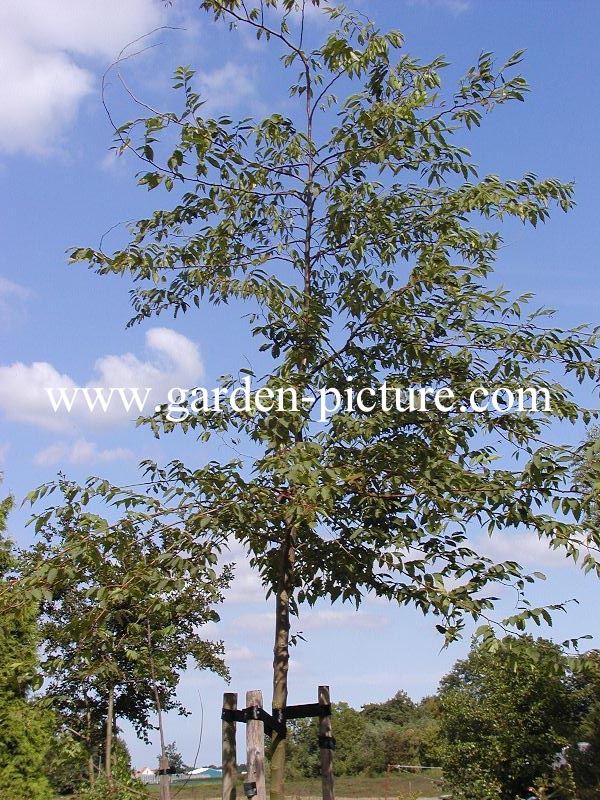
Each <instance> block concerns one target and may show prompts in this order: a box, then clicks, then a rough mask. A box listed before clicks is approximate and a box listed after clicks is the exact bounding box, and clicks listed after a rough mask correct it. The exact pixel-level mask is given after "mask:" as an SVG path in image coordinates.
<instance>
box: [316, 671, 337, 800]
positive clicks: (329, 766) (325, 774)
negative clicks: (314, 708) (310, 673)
mask: <svg viewBox="0 0 600 800" xmlns="http://www.w3.org/2000/svg"><path fill="white" fill-rule="evenodd" d="M330 702H331V701H330V699H329V686H319V704H320V705H324V706H328V705H329V704H330ZM321 738H323V739H333V733H332V730H331V716H330V715H328V716H326V717H320V718H319V739H321ZM332 744H333V742H332ZM321 780H322V783H323V800H335V795H334V792H333V748H332V747H321Z"/></svg>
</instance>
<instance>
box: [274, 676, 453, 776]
mask: <svg viewBox="0 0 600 800" xmlns="http://www.w3.org/2000/svg"><path fill="white" fill-rule="evenodd" d="M434 713H435V712H434V704H432V703H429V704H427V703H426V704H425V706H422V705H419V706H417V705H416V704H415V703H413V702H412V700H410V698H409V697H408V696H407V695H406V693H405V692H403V691H399V692H398V693H397V694H396V695H395V696H394V697H393V698H392V699H391V700H388V701H386V702H384V703H369V704H368V705H366V706H365V707H364V708H363V710H362V711H360V712H359V711H356V710H355V709H353V708H351V707H350V706H349V705H348V704H347V703H334V704H333V706H332V727H333V733H334V736H335V740H336V750H335V773H336V775H340V776H346V775H358V774H361V773H369V774H381V773H384V772H385V770H386V767H387V765H388V764H414V765H419V764H429V763H431V758H432V755H433V754H435V752H436V751H435V745H436V744H437V739H438V723H437V721H436V719H435V717H434ZM318 736H319V729H318V721H317V720H306V719H303V720H293V721H292V722H290V731H289V734H288V738H287V740H286V748H287V755H288V768H289V775H290V777H292V778H293V777H305V778H312V777H318V775H319V774H320V751H319V746H318Z"/></svg>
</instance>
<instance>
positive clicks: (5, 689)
mask: <svg viewBox="0 0 600 800" xmlns="http://www.w3.org/2000/svg"><path fill="white" fill-rule="evenodd" d="M11 506H12V501H11V500H10V499H7V500H4V501H2V502H0V797H2V798H7V800H8V798H10V800H52V796H53V792H52V789H51V787H50V783H49V781H48V779H47V777H46V775H45V774H44V762H45V758H46V753H47V752H48V749H49V747H50V744H51V720H50V716H49V714H48V712H47V711H46V710H45V709H44V708H43V706H41V705H40V704H39V703H37V702H35V701H33V700H32V691H33V690H34V689H37V688H39V686H40V683H41V679H40V673H39V662H38V654H37V648H38V644H39V634H38V629H37V613H38V608H37V604H36V603H35V602H33V601H31V600H30V599H29V598H28V597H27V596H26V595H23V593H22V592H21V591H20V589H19V587H17V586H16V585H15V583H16V581H15V568H16V567H17V560H16V557H15V555H14V553H13V551H12V546H11V543H10V541H9V540H8V539H6V538H5V535H4V534H5V532H6V517H7V515H8V512H9V511H10V508H11Z"/></svg>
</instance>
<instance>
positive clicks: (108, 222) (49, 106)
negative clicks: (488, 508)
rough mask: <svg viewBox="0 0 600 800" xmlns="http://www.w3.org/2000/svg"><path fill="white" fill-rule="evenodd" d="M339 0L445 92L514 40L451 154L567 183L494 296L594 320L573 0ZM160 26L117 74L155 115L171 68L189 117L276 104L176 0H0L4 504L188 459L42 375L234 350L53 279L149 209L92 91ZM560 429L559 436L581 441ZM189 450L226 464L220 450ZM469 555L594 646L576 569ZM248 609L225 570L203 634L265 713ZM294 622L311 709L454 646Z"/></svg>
mask: <svg viewBox="0 0 600 800" xmlns="http://www.w3.org/2000/svg"><path fill="white" fill-rule="evenodd" d="M349 5H351V4H349ZM358 7H359V8H360V9H361V10H362V11H364V12H366V13H367V14H368V15H369V16H371V17H373V18H375V19H376V20H377V22H378V23H380V24H381V26H382V27H394V28H398V29H400V30H401V31H402V32H403V33H404V34H405V36H406V50H407V51H408V52H410V53H411V54H412V55H416V56H418V57H420V58H422V59H427V58H431V57H433V56H435V55H437V54H439V53H444V54H445V55H446V56H447V57H448V59H449V61H450V62H451V64H452V66H451V67H450V68H449V69H448V70H447V76H446V79H447V81H448V82H449V85H452V81H453V80H454V79H456V78H457V77H458V76H459V75H460V74H461V73H462V72H464V70H465V69H466V68H467V67H468V66H469V65H470V64H471V62H472V61H473V60H474V59H476V57H477V55H478V54H479V52H480V51H482V50H493V51H494V52H496V53H497V54H498V57H499V58H502V57H507V56H508V55H510V54H511V53H512V52H513V51H515V50H517V49H519V48H523V47H524V48H527V53H526V57H525V63H524V66H523V72H524V74H525V75H526V77H527V78H528V80H529V81H530V83H531V86H532V92H531V94H530V95H529V96H528V97H527V100H526V103H525V104H516V105H515V106H513V107H511V108H505V109H500V110H499V111H497V112H496V113H494V115H493V117H491V118H489V119H486V120H484V124H483V126H482V128H481V130H479V131H477V132H475V134H474V135H473V136H472V137H471V139H470V141H469V146H470V147H471V149H472V150H473V152H474V154H475V160H476V161H477V162H478V163H479V165H480V168H481V172H494V173H497V174H500V175H502V176H504V177H510V178H513V177H518V176H519V175H520V174H521V173H523V172H525V171H534V172H537V173H538V174H540V175H548V176H550V175H552V176H554V175H556V176H558V177H560V178H562V179H565V180H574V181H575V182H576V199H577V203H578V205H577V208H576V209H575V210H574V211H573V212H571V213H570V214H568V215H567V216H564V215H562V214H556V215H555V216H554V217H553V219H552V220H551V222H550V223H549V224H548V225H546V226H545V227H542V228H541V229H538V230H537V231H530V230H528V229H524V228H522V227H521V226H516V225H515V226H511V227H509V228H507V229H506V230H505V240H506V244H507V246H506V247H505V248H504V250H503V253H502V257H501V260H500V263H499V265H498V280H499V282H502V283H505V284H506V285H507V286H508V287H509V288H512V289H514V290H516V291H529V290H531V291H534V292H535V293H536V295H537V302H538V304H540V305H542V304H543V305H549V306H552V307H555V308H557V309H558V312H559V320H560V322H561V323H563V324H576V323H578V322H594V323H595V322H596V321H597V311H598V308H599V306H600V303H599V299H600V297H599V295H600V293H599V290H598V280H597V258H598V256H597V254H598V252H600V242H599V237H600V233H599V231H600V226H599V225H598V224H597V213H598V200H597V187H598V186H599V185H600V166H599V163H600V162H599V160H598V158H597V141H598V136H597V130H598V122H599V112H598V108H599V107H600V106H599V103H598V101H599V97H598V82H597V76H598V73H599V71H600V70H599V67H600V63H599V61H600V55H599V50H598V47H597V37H598V33H599V31H600V26H599V22H600V6H599V5H598V4H596V3H592V2H585V0H581V1H580V2H577V0H575V1H574V2H569V3H567V2H564V1H563V0H529V1H527V2H526V0H509V1H508V2H501V0H363V2H360V3H359V6H358ZM311 24H312V25H314V27H315V32H316V33H315V35H318V34H319V33H324V32H325V30H326V25H325V24H324V22H323V20H321V19H319V18H318V17H316V16H315V17H314V18H313V19H312V20H311ZM161 25H169V26H174V27H178V28H182V29H181V30H168V31H167V30H165V31H161V32H159V33H157V34H155V35H154V36H153V37H151V38H149V39H147V40H144V41H145V42H148V43H152V44H157V45H158V44H160V46H157V47H154V48H153V49H152V50H149V51H147V52H145V53H143V54H142V55H140V56H139V57H137V58H136V59H134V60H132V61H130V62H129V63H128V65H127V67H126V70H125V74H126V75H127V79H128V81H130V82H131V85H132V86H134V87H135V91H136V93H137V94H138V95H139V96H142V97H143V98H144V99H145V100H148V101H149V102H151V103H153V104H157V105H160V106H161V107H168V104H169V102H170V99H169V83H170V80H169V79H170V75H171V73H172V71H173V70H174V68H175V67H176V66H177V65H178V64H179V63H190V64H192V65H193V66H195V67H197V69H198V80H199V83H200V87H201V90H202V93H203V95H204V96H205V97H206V99H207V108H208V109H209V110H210V111H211V113H212V112H214V113H220V112H228V113H231V114H234V115H237V114H239V115H240V116H245V115H247V114H256V115H260V114H262V113H264V112H266V111H270V110H271V109H272V107H273V105H274V103H276V104H279V107H281V108H283V109H284V110H285V108H286V107H287V106H286V103H287V100H286V98H285V93H284V92H283V83H281V82H280V81H279V79H278V78H276V77H274V75H273V72H272V70H270V69H269V68H268V62H267V59H266V57H265V54H264V51H263V50H262V48H260V47H257V46H256V44H255V43H254V41H253V40H252V39H250V38H247V37H245V36H243V35H240V34H235V33H234V34H228V33H223V32H221V31H218V30H216V29H215V27H214V25H213V23H212V22H211V21H210V20H209V19H208V17H206V16H205V15H204V14H203V13H201V12H199V11H197V10H196V5H195V3H192V2H187V1H186V0H175V2H174V3H173V5H172V7H171V8H165V7H164V6H163V5H162V3H160V2H155V1H154V0H127V2H126V3H122V2H118V1H117V0H21V2H20V3H19V4H3V8H1V9H0V108H2V116H1V118H0V180H1V182H2V183H1V190H0V203H1V214H0V226H1V227H0V231H1V233H0V235H1V241H2V247H1V250H0V343H1V345H0V471H2V472H3V473H4V485H3V487H2V488H3V491H10V492H12V493H14V495H15V496H16V497H17V498H21V497H22V496H23V495H24V494H25V493H26V492H27V491H28V490H29V489H31V488H32V487H33V486H36V485H38V484H39V483H41V482H43V481H45V480H47V479H50V478H52V477H53V476H54V475H55V474H56V471H57V470H58V469H59V468H61V469H63V470H65V471H66V472H67V473H68V474H69V475H72V476H73V477H75V478H84V477H85V476H87V475H88V474H103V475H107V476H108V477H109V478H110V479H112V480H114V481H116V482H119V481H121V482H131V481H132V479H135V475H136V463H137V461H139V460H140V459H142V458H147V457H152V458H155V459H157V460H161V461H162V460H167V459H169V458H171V457H173V456H175V455H177V456H179V457H184V458H185V459H186V460H189V461H192V462H193V461H194V460H195V461H198V462H201V461H202V460H203V459H204V458H205V457H206V455H207V453H208V451H205V450H202V449H201V446H200V445H199V444H198V443H196V442H193V441H186V440H185V438H184V437H181V436H177V435H176V436H174V437H170V438H168V439H165V440H162V441H160V442H157V441H156V440H154V439H153V438H152V437H151V436H150V434H149V433H148V432H147V431H144V430H140V429H136V428H135V426H134V425H133V423H132V422H131V421H130V420H127V419H123V418H120V417H118V416H113V417H111V418H110V419H108V420H102V421H98V420H97V419H93V418H90V417H84V416H79V417H71V418H69V419H64V418H63V419H59V420H58V421H57V419H56V418H55V417H54V416H53V415H52V413H51V412H50V410H49V407H48V404H47V401H46V399H45V396H44V395H43V392H41V388H42V387H43V386H45V385H48V381H50V385H68V382H69V381H71V382H72V384H73V385H78V386H85V385H86V384H88V383H89V384H90V385H107V386H108V385H113V386H114V385H131V386H132V385H153V386H154V387H155V388H156V390H157V391H160V389H161V388H164V387H168V386H172V385H178V384H182V385H193V384H194V383H197V382H198V381H199V380H201V381H202V382H203V383H204V385H207V386H212V385H215V380H216V378H217V376H218V375H220V374H222V373H225V372H228V371H229V370H232V369H234V368H236V367H237V366H238V365H240V364H241V362H242V361H243V359H244V358H245V357H246V356H250V355H251V352H252V345H251V343H250V341H249V339H248V336H247V327H246V323H245V322H244V321H243V320H242V319H241V311H240V309H239V308H236V307H235V306H234V307H232V308H230V309H229V310H228V311H227V312H226V313H224V311H223V309H217V310H214V309H210V308H207V307H202V308H201V309H200V311H199V312H197V313H195V314H193V315H189V316H188V317H187V318H184V319H182V320H180V319H178V320H176V321H175V320H172V319H170V318H167V317H164V318H161V319H159V320H158V321H157V320H152V321H150V322H148V323H146V324H145V325H143V326H141V327H136V328H133V329H129V330H125V323H126V322H127V320H128V318H129V305H128V299H127V288H128V286H127V285H126V283H125V282H124V281H122V280H120V279H116V278H110V279H107V278H105V279H99V278H97V277H95V276H93V275H92V274H90V273H88V272H86V270H85V269H84V268H83V267H80V266H79V267H68V266H66V259H65V251H66V249H67V248H68V247H69V246H71V245H96V244H97V243H98V241H99V239H100V237H101V236H102V234H104V233H105V232H107V231H109V230H111V229H112V230H111V232H110V233H109V234H108V236H109V237H111V241H112V242H114V243H115V244H118V243H119V241H122V237H123V233H122V227H116V228H114V229H113V226H115V225H116V224H118V223H123V222H124V221H127V220H129V219H135V218H137V217H140V216H142V215H143V214H144V213H145V212H146V211H148V210H150V209H151V208H153V206H154V204H155V203H156V202H157V198H155V197H154V196H153V195H152V194H150V195H148V194H147V193H146V192H145V191H144V190H142V189H139V188H137V187H136V185H135V179H134V174H135V171H136V169H137V165H136V164H135V163H133V162H132V161H131V160H129V159H121V160H119V161H117V160H115V159H114V157H113V156H112V155H111V154H110V153H109V151H108V148H109V146H110V143H111V129H110V125H109V123H108V120H107V118H106V115H105V113H104V110H103V108H102V105H101V100H100V93H99V83H100V78H101V75H102V73H103V72H104V70H105V69H106V67H107V66H108V65H109V64H110V63H111V62H112V61H114V59H115V58H116V56H117V55H118V53H119V51H120V50H121V48H122V47H124V46H125V45H126V44H127V43H129V42H131V41H132V40H134V39H135V38H137V37H138V36H141V35H143V34H146V33H148V32H150V31H151V30H152V29H154V28H157V27H159V26H161ZM142 46H143V45H142ZM107 97H108V99H109V103H110V105H111V108H112V110H113V111H114V113H115V116H116V118H117V119H118V120H119V121H123V120H125V119H127V118H129V117H131V116H132V115H134V114H135V113H136V112H135V110H133V109H132V107H131V104H130V102H129V101H128V100H127V98H125V97H124V96H123V92H122V91H120V90H119V86H118V84H117V82H116V81H115V80H114V78H113V79H112V80H111V82H110V84H109V86H108V90H107ZM125 378H126V379H127V381H128V382H121V380H120V379H123V380H124V379H125ZM117 379H119V380H117ZM147 381H150V383H147ZM566 435H567V436H569V437H571V438H572V440H573V441H576V440H577V438H578V436H580V435H581V430H572V431H567V432H566ZM210 455H211V456H215V455H216V456H219V457H222V458H228V457H230V455H231V453H230V452H228V450H227V448H226V447H225V446H222V447H221V448H216V449H211V450H210ZM26 516H27V515H26V513H25V512H23V511H18V512H16V513H15V514H14V515H13V516H12V519H11V534H12V536H13V538H15V539H16V540H17V541H18V542H19V543H23V544H25V543H27V542H28V541H30V540H31V535H30V533H29V531H27V530H25V529H24V521H25V519H26ZM488 548H489V550H490V552H491V553H492V554H493V555H495V556H497V557H500V558H504V557H508V556H510V557H517V558H519V559H520V560H521V561H522V562H523V563H524V564H526V565H527V566H528V567H531V568H533V569H534V568H539V569H542V570H544V571H546V572H547V574H548V576H549V581H548V582H547V583H546V584H545V585H543V586H541V587H540V588H538V589H536V593H535V600H536V601H537V600H540V601H552V600H564V599H568V598H572V597H577V598H578V600H579V605H578V606H576V605H573V606H572V607H571V610H570V612H569V613H568V614H567V615H564V616H563V617H562V618H561V619H559V620H557V624H556V628H555V635H556V636H557V637H558V638H563V637H567V636H571V635H580V634H583V633H591V634H593V635H594V637H595V639H594V641H593V642H591V643H590V644H591V645H593V646H599V645H600V638H599V637H600V625H599V623H598V621H597V614H596V609H597V607H598V600H599V598H600V592H599V591H598V584H597V582H596V581H595V580H594V579H593V578H591V577H587V578H584V577H582V576H581V575H580V574H579V573H578V572H577V571H576V570H575V569H574V568H573V567H572V566H569V565H568V564H565V563H564V562H563V561H562V560H561V558H560V557H557V556H556V555H554V554H551V553H548V552H547V551H546V550H544V549H542V548H541V547H540V546H539V545H538V543H537V542H536V541H531V540H529V539H526V538H524V537H522V536H519V535H516V536H513V537H511V538H510V539H508V538H504V539H498V540H497V541H495V542H494V541H492V542H491V543H489V545H488ZM234 555H236V556H237V557H240V554H239V553H237V552H236V553H235V554H234ZM270 612H271V607H270V604H269V603H265V601H264V600H262V595H261V590H260V586H259V583H258V581H257V579H256V577H255V576H254V575H252V573H251V572H250V570H249V569H248V567H247V566H246V564H245V563H244V561H243V559H242V558H241V557H240V560H239V567H238V577H237V579H236V583H235V585H234V587H233V589H232V592H231V594H230V596H229V597H228V599H227V602H226V604H225V608H224V609H223V621H222V624H221V625H220V626H219V628H218V629H215V630H213V631H211V632H210V633H211V635H215V636H218V637H220V638H221V637H222V638H224V640H225V642H226V645H227V649H228V660H229V664H230V667H231V671H232V683H231V687H230V688H231V690H233V691H238V692H239V693H240V695H243V693H244V692H245V691H246V689H253V688H260V689H262V690H263V693H264V695H265V698H267V702H268V699H269V698H270V686H269V674H270V652H271V648H272V642H271V633H272V614H271V613H270ZM299 627H300V629H301V630H302V631H303V632H304V633H305V635H306V638H307V642H301V643H300V645H299V646H298V647H297V648H296V649H295V650H294V652H293V663H292V668H291V695H290V701H291V702H292V703H294V702H308V701H312V700H313V699H315V693H316V687H317V685H318V684H319V683H329V684H330V685H331V690H332V697H333V699H335V700H340V699H343V700H347V701H348V702H350V703H352V704H353V705H355V706H357V707H359V706H360V705H361V704H363V703H366V702H369V701H373V700H382V699H385V698H387V697H389V696H391V695H393V694H394V693H395V692H396V691H397V689H399V688H404V689H405V690H406V691H408V692H409V694H411V695H412V696H413V697H415V698H419V697H421V696H423V695H424V694H427V693H430V692H432V691H434V690H435V688H436V685H437V682H438V680H439V678H440V677H441V675H443V674H444V673H445V672H446V671H447V670H448V669H449V667H450V666H451V665H452V663H453V661H454V660H455V659H456V658H458V657H460V656H461V655H462V654H463V653H464V651H465V647H466V644H462V645H457V646H455V647H452V648H451V649H450V650H447V651H443V652H440V646H441V641H440V639H439V636H438V635H437V634H436V633H435V630H434V628H433V622H432V621H431V620H428V619H423V618H422V617H421V616H420V615H418V614H416V613H415V612H412V611H411V610H408V609H402V610H398V609H392V608H388V607H387V606H385V605H382V604H380V603H375V602H368V603H366V604H365V606H364V608H363V609H362V610H361V611H360V612H358V613H355V612H353V611H352V609H349V608H344V607H340V606H336V607H334V608H330V607H328V606H326V605H323V606H321V607H318V608H317V609H315V610H314V611H312V612H308V613H307V614H306V615H305V617H304V618H303V620H302V621H301V623H300V624H299ZM224 689H225V686H224V685H223V683H222V682H221V681H220V680H218V679H216V678H214V677H212V676H210V675H205V674H198V673H197V672H195V671H192V670H190V671H188V672H187V673H186V675H185V676H184V678H183V680H182V684H181V691H180V696H181V699H182V700H183V701H184V703H186V705H187V706H188V707H189V708H190V710H191V711H192V712H193V713H192V715H191V716H190V717H188V718H187V719H180V718H177V717H168V718H167V725H168V728H167V737H168V739H169V740H176V741H177V743H178V745H179V747H180V749H181V750H182V751H183V755H184V757H185V758H186V759H187V760H192V759H193V756H194V753H195V750H196V747H197V743H198V736H199V730H200V699H199V698H200V697H201V699H202V703H203V706H204V734H203V741H202V747H201V751H200V757H199V763H209V762H218V760H219V736H220V723H219V708H220V700H221V693H222V691H223V690H224ZM126 736H127V739H128V742H129V744H130V748H131V750H132V754H133V758H134V763H135V764H136V765H137V766H142V765H143V764H144V763H148V764H150V765H152V766H153V765H154V757H155V754H156V753H157V746H156V743H154V745H153V746H152V747H150V748H146V747H144V745H143V744H142V743H141V742H137V741H136V740H135V737H134V735H133V734H132V733H131V731H130V730H129V729H126Z"/></svg>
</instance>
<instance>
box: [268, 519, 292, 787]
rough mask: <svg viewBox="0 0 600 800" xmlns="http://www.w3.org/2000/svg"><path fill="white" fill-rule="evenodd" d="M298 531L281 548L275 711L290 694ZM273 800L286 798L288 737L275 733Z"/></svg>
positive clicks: (283, 705) (277, 607) (275, 651)
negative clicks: (291, 631)
mask: <svg viewBox="0 0 600 800" xmlns="http://www.w3.org/2000/svg"><path fill="white" fill-rule="evenodd" d="M295 544H296V531H295V529H294V528H293V527H290V528H288V530H287V531H286V535H285V539H284V542H283V544H282V546H281V563H280V569H279V579H278V584H277V595H276V607H275V646H274V648H273V709H274V713H275V711H276V710H277V709H281V710H284V709H285V707H286V706H287V695H288V666H289V660H290V651H289V638H290V598H291V596H292V593H293V573H294V561H295V557H296V551H295ZM270 798H271V800H284V798H285V738H284V737H282V736H279V735H278V734H277V733H276V732H275V731H274V732H273V737H272V752H271V789H270Z"/></svg>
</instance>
